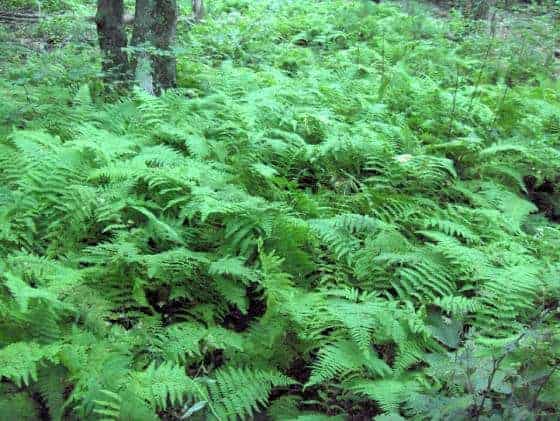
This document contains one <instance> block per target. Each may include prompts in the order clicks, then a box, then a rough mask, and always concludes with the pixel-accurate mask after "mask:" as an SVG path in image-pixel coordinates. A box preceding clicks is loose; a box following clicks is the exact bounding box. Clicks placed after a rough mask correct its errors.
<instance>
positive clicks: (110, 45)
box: [95, 0, 129, 85]
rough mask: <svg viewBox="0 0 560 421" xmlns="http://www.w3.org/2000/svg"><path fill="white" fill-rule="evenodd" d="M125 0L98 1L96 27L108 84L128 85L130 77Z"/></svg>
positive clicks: (104, 73) (103, 68)
mask: <svg viewBox="0 0 560 421" xmlns="http://www.w3.org/2000/svg"><path fill="white" fill-rule="evenodd" d="M123 15H124V5H123V0H97V15H96V19H95V22H96V25H97V34H98V37H99V47H100V48H101V53H102V55H103V62H102V70H103V75H104V79H105V81H106V82H107V83H109V84H112V83H122V84H123V85H126V84H127V82H128V77H129V63H128V56H127V53H126V51H125V50H124V49H125V48H126V46H127V39H126V33H125V30H124V25H123Z"/></svg>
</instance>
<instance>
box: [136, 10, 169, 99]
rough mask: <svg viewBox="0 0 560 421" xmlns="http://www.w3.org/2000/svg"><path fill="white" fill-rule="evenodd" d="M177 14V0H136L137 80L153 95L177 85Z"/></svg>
mask: <svg viewBox="0 0 560 421" xmlns="http://www.w3.org/2000/svg"><path fill="white" fill-rule="evenodd" d="M177 15H178V10H177V2H176V0H136V13H135V17H134V31H133V34H132V41H131V44H132V45H133V46H134V48H135V50H136V54H135V60H134V64H133V66H134V68H135V77H136V81H137V83H138V84H139V85H140V86H141V87H142V89H144V90H145V91H146V92H148V93H150V94H152V95H154V94H155V95H159V94H160V93H161V91H162V90H164V89H169V88H173V87H175V86H176V80H177V76H176V59H175V56H174V55H173V53H172V51H171V47H172V44H173V41H174V40H175V34H176V30H177Z"/></svg>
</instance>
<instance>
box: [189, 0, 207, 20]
mask: <svg viewBox="0 0 560 421" xmlns="http://www.w3.org/2000/svg"><path fill="white" fill-rule="evenodd" d="M192 12H193V16H194V21H195V22H200V21H201V20H202V18H203V17H204V2H203V0H192Z"/></svg>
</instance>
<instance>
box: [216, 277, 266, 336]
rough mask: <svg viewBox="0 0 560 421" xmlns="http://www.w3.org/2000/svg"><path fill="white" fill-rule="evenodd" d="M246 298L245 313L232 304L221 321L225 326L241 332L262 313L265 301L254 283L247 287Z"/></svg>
mask: <svg viewBox="0 0 560 421" xmlns="http://www.w3.org/2000/svg"><path fill="white" fill-rule="evenodd" d="M247 298H248V299H249V307H248V309H247V314H243V313H242V312H241V311H240V310H239V309H238V308H237V307H233V306H232V307H231V310H230V312H229V313H228V314H227V315H226V316H225V317H224V320H223V323H222V325H223V326H224V327H225V328H227V329H233V330H235V331H236V332H243V331H245V330H247V329H248V328H249V325H250V324H251V322H252V321H254V320H255V319H257V318H259V317H262V316H263V315H264V313H265V312H266V302H265V301H264V297H263V295H262V293H261V292H259V291H258V290H257V287H256V286H255V285H252V286H249V287H248V288H247Z"/></svg>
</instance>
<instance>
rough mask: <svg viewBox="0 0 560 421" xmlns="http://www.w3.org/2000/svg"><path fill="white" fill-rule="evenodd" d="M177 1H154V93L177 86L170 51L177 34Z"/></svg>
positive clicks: (173, 61) (173, 59) (175, 68)
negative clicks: (155, 50)
mask: <svg viewBox="0 0 560 421" xmlns="http://www.w3.org/2000/svg"><path fill="white" fill-rule="evenodd" d="M177 15H178V9H177V0H156V9H155V26H154V44H155V47H156V49H157V52H156V55H155V58H154V80H155V86H156V93H159V92H160V91H161V90H162V89H169V88H174V87H176V86H177V60H176V58H175V54H174V53H173V51H172V50H171V48H172V46H173V42H174V41H175V35H176V33H177Z"/></svg>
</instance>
